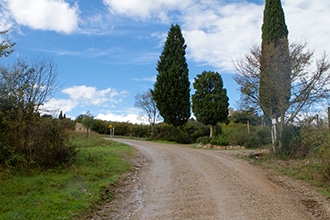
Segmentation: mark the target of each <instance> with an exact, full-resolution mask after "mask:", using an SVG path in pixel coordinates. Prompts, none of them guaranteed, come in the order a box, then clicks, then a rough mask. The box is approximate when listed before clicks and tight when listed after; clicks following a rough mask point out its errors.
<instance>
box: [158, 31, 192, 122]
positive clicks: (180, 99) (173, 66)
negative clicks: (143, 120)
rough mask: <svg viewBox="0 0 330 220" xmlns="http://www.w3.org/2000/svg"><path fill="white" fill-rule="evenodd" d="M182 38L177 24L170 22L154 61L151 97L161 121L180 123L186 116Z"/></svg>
mask: <svg viewBox="0 0 330 220" xmlns="http://www.w3.org/2000/svg"><path fill="white" fill-rule="evenodd" d="M186 47H187V46H186V44H185V40H184V38H183V36H182V33H181V28H180V26H179V25H172V26H171V28H170V30H169V32H168V36H167V39H166V42H165V45H164V48H163V51H162V54H161V55H160V58H159V61H158V64H157V71H158V75H157V79H156V83H155V84H154V90H153V93H152V95H153V98H154V100H155V102H156V105H157V108H158V110H159V113H160V115H161V116H162V117H163V118H164V122H166V123H168V124H172V125H174V126H176V127H177V126H181V125H184V124H185V123H186V122H187V121H188V119H189V117H190V82H189V77H188V65H187V62H186V58H185V54H186V52H185V50H186Z"/></svg>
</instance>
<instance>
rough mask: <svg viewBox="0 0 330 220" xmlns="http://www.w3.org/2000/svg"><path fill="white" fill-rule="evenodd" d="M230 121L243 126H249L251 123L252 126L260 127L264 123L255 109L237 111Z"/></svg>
mask: <svg viewBox="0 0 330 220" xmlns="http://www.w3.org/2000/svg"><path fill="white" fill-rule="evenodd" d="M230 120H231V121H233V122H235V123H241V124H247V123H248V122H249V123H250V125H252V126H257V125H260V124H261V121H262V120H261V117H259V116H258V115H257V113H256V112H255V110H254V109H249V110H239V111H235V112H234V113H233V115H232V116H231V117H230Z"/></svg>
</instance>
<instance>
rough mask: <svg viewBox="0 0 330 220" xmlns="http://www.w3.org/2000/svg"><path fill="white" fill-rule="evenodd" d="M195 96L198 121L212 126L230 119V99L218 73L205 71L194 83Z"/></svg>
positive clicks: (194, 107) (193, 108) (193, 106)
mask: <svg viewBox="0 0 330 220" xmlns="http://www.w3.org/2000/svg"><path fill="white" fill-rule="evenodd" d="M193 86H194V89H195V90H196V91H195V94H193V95H192V110H193V112H194V115H195V116H196V119H197V121H200V122H202V123H204V124H206V125H210V126H211V127H210V137H212V125H213V126H214V125H216V124H217V123H218V122H225V121H226V120H227V117H228V106H229V103H228V101H229V98H228V97H227V90H226V89H225V88H223V81H222V78H221V75H220V74H219V73H217V72H211V71H208V72H207V71H204V72H202V73H201V74H198V75H197V77H196V78H195V82H194V83H193Z"/></svg>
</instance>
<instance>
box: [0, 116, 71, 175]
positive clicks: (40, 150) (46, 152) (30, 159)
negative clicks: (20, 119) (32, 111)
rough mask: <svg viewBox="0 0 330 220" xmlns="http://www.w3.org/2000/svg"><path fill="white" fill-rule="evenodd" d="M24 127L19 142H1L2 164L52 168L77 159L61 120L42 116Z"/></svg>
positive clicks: (20, 167) (23, 167) (18, 166)
mask: <svg viewBox="0 0 330 220" xmlns="http://www.w3.org/2000/svg"><path fill="white" fill-rule="evenodd" d="M23 131H24V133H23V134H21V135H20V136H18V137H17V139H18V140H17V141H16V142H9V143H8V144H4V143H1V150H0V151H1V153H4V154H2V156H1V157H0V163H1V164H3V165H6V166H10V167H13V168H18V169H25V168H36V167H38V168H53V167H56V166H59V165H68V164H70V163H71V162H72V161H73V160H74V159H75V155H76V153H77V152H76V150H75V147H74V146H72V145H69V144H68V142H67V140H68V133H67V130H66V129H64V128H63V125H62V124H61V121H60V120H55V119H51V118H42V119H40V120H38V121H35V122H33V123H31V124H29V126H28V127H26V128H25V129H24V130H23ZM16 143H19V144H20V145H15V144H16Z"/></svg>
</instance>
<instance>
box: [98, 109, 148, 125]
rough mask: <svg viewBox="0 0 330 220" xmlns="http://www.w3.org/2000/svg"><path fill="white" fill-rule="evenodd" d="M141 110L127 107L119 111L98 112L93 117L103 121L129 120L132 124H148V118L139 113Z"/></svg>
mask: <svg viewBox="0 0 330 220" xmlns="http://www.w3.org/2000/svg"><path fill="white" fill-rule="evenodd" d="M140 112H141V110H140V109H136V108H129V109H126V110H123V111H121V112H118V111H107V112H106V113H100V114H98V115H97V116H96V117H95V118H97V119H101V120H105V121H116V122H130V123H133V124H149V122H148V119H147V118H146V117H145V116H142V115H141V114H140Z"/></svg>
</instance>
